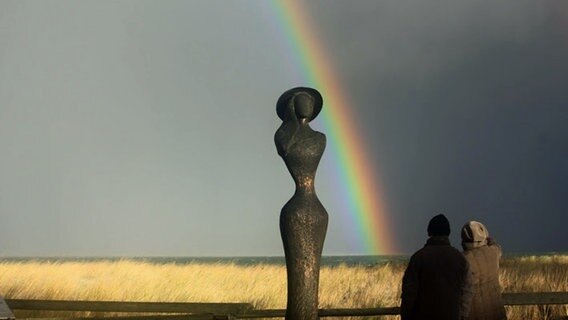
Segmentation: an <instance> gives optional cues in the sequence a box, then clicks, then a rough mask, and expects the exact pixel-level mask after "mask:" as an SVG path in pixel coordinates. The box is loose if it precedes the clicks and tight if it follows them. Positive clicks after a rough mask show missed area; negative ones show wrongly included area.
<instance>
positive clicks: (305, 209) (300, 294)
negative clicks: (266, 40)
mask: <svg viewBox="0 0 568 320" xmlns="http://www.w3.org/2000/svg"><path fill="white" fill-rule="evenodd" d="M322 105H323V99H322V97H321V95H320V93H319V92H318V91H317V90H315V89H312V88H305V87H298V88H294V89H290V90H288V91H286V92H284V93H283V94H282V96H280V98H279V99H278V102H277V103H276V112H277V114H278V117H280V119H282V121H283V122H282V125H281V126H280V128H278V130H277V131H276V134H275V136H274V141H275V143H276V149H277V151H278V154H279V155H280V156H281V157H282V159H283V160H284V163H285V164H286V167H287V168H288V171H289V172H290V174H291V175H292V178H293V179H294V182H295V184H296V192H295V193H294V195H293V196H292V198H291V199H290V200H289V201H288V202H287V203H286V204H285V205H284V207H283V208H282V211H281V213H280V234H281V236H282V242H283V244H284V254H285V256H286V272H287V276H288V300H287V307H286V319H287V320H299V319H302V320H304V319H312V320H313V319H318V286H319V270H320V260H321V253H322V249H323V243H324V239H325V233H326V230H327V221H328V215H327V212H326V211H325V208H324V207H323V205H322V204H321V202H320V201H319V199H318V198H317V195H316V192H315V187H314V178H315V175H316V170H317V166H318V164H319V161H320V159H321V156H322V154H323V151H324V149H325V144H326V137H325V135H324V134H323V133H321V132H318V131H315V130H313V129H312V128H310V126H309V122H310V121H311V120H313V119H314V118H315V117H316V116H317V115H318V114H319V112H320V111H321V108H322Z"/></svg>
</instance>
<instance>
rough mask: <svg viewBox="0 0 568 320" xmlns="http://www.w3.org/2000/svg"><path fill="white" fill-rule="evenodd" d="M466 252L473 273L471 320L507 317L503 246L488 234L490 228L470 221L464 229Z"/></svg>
mask: <svg viewBox="0 0 568 320" xmlns="http://www.w3.org/2000/svg"><path fill="white" fill-rule="evenodd" d="M462 240H463V241H464V242H462V246H463V248H464V252H463V254H464V256H465V258H466V259H467V261H468V262H469V266H470V270H471V273H472V283H473V300H472V303H471V310H470V313H469V316H468V318H467V319H468V320H503V319H507V316H506V314H505V307H504V306H503V300H502V298H501V291H502V290H501V286H500V284H499V259H500V258H501V247H500V246H499V245H498V244H497V243H496V242H495V241H493V240H492V239H491V238H489V237H488V233H487V229H485V226H484V225H483V224H481V223H479V222H476V221H471V222H469V223H468V224H466V225H465V226H464V228H463V229H462Z"/></svg>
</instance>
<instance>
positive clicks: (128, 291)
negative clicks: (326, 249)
mask: <svg viewBox="0 0 568 320" xmlns="http://www.w3.org/2000/svg"><path fill="white" fill-rule="evenodd" d="M405 267H406V265H405V264H404V263H385V264H380V265H375V266H347V265H338V266H334V267H323V268H322V269H321V274H320V308H374V307H392V306H398V305H399V304H400V290H401V288H400V287H401V285H400V284H401V280H402V275H403V273H404V269H405ZM500 280H501V283H502V286H503V289H504V291H506V292H539V291H564V292H568V255H556V256H527V257H518V258H504V259H502V261H501V276H500ZM0 295H2V296H3V297H4V298H5V299H46V300H98V301H153V302H246V303H251V304H252V305H253V306H254V308H256V309H284V308H285V307H286V269H285V267H283V266H278V265H269V264H257V265H251V266H243V265H236V264H233V263H227V264H223V263H216V264H200V263H190V264H175V263H168V264H155V263H150V262H140V261H132V260H120V261H99V262H34V261H26V262H0ZM507 313H508V317H509V319H552V318H554V317H558V316H568V306H514V307H507ZM53 315H54V313H53V312H45V311H44V312H43V313H41V312H30V311H25V312H24V311H16V316H17V317H46V316H53ZM73 315H74V316H88V315H93V314H92V313H90V314H89V313H82V314H81V313H73ZM397 318H398V317H384V319H397Z"/></svg>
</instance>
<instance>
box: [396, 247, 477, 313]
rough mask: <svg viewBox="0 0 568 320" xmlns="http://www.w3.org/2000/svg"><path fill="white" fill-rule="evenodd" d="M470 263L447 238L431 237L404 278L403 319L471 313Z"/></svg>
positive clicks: (416, 255)
mask: <svg viewBox="0 0 568 320" xmlns="http://www.w3.org/2000/svg"><path fill="white" fill-rule="evenodd" d="M470 303H471V275H470V272H469V266H468V263H467V261H466V259H465V258H464V256H463V255H462V253H461V252H460V251H459V250H457V249H456V248H454V247H452V246H451V245H450V241H449V239H448V237H430V238H429V239H428V241H427V242H426V245H425V246H424V248H422V249H420V250H418V251H417V252H416V253H415V254H414V255H412V257H411V258H410V261H409V263H408V267H407V268H406V271H405V272H404V277H403V280H402V304H401V319H402V320H460V319H464V318H465V316H466V315H467V314H468V312H469V304H470Z"/></svg>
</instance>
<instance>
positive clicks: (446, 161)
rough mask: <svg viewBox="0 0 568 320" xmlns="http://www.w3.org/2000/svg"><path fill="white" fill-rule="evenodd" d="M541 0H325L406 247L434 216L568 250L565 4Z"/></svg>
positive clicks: (510, 244) (332, 37)
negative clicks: (364, 0) (561, 7)
mask: <svg viewBox="0 0 568 320" xmlns="http://www.w3.org/2000/svg"><path fill="white" fill-rule="evenodd" d="M557 9H558V8H555V7H553V6H552V3H550V4H549V3H547V2H536V1H505V2H498V3H497V2H489V1H477V2H468V3H463V2H454V1H437V2H421V1H405V2H400V1H396V2H394V1H391V2H374V1H370V2H367V3H362V2H358V3H357V4H356V5H355V4H352V3H351V2H341V1H336V2H332V3H326V5H325V6H321V7H317V6H315V5H312V7H311V12H313V14H314V16H315V18H316V20H317V21H318V22H319V23H320V30H319V31H320V34H321V35H322V37H323V38H324V39H325V42H326V43H327V44H328V49H329V50H330V53H331V55H332V56H333V58H334V61H335V63H336V66H337V68H338V70H339V71H340V73H341V75H342V80H343V83H344V85H345V86H346V87H347V88H348V93H349V94H350V95H351V98H352V101H353V102H354V103H353V106H352V107H353V111H354V117H356V118H357V119H358V121H359V123H360V128H362V130H363V133H364V135H365V139H366V143H367V145H368V146H369V148H370V152H371V153H372V154H373V155H374V157H375V158H374V161H375V162H376V163H377V167H378V168H380V171H381V173H380V175H381V177H382V184H383V185H384V187H385V190H386V193H387V195H386V199H388V205H389V208H390V213H391V215H392V216H393V219H394V222H395V228H396V233H397V238H398V239H397V240H398V242H399V243H400V244H401V248H402V249H403V250H404V251H410V250H412V248H413V247H415V246H416V245H419V244H421V243H422V242H423V238H424V237H425V235H426V232H425V225H426V223H427V221H428V219H429V217H431V216H432V215H434V214H435V213H438V212H443V213H446V214H447V215H448V216H449V217H450V220H451V222H452V223H453V230H454V243H455V242H456V241H457V236H456V235H457V234H458V233H459V232H458V230H459V228H460V227H461V225H462V224H463V223H465V222H466V221H467V220H469V219H476V220H480V221H482V222H484V223H486V224H487V226H488V228H489V229H490V231H492V232H493V234H494V235H495V237H496V238H498V239H499V240H501V242H503V244H504V245H505V247H506V248H507V249H508V250H512V251H537V250H549V251H550V250H554V251H566V249H567V248H568V247H567V246H566V243H568V235H567V234H566V233H565V232H564V231H563V230H564V229H565V225H566V224H567V223H568V216H567V215H566V212H568V200H567V197H566V195H567V194H568V160H567V159H568V142H567V141H568V126H566V125H565V123H567V121H568V90H566V83H568V47H567V41H566V39H567V38H566V31H565V30H566V27H565V25H564V26H563V25H562V21H566V19H567V18H568V16H567V15H565V13H566V12H565V11H564V12H562V11H560V12H559V11H558V10H557Z"/></svg>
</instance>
